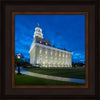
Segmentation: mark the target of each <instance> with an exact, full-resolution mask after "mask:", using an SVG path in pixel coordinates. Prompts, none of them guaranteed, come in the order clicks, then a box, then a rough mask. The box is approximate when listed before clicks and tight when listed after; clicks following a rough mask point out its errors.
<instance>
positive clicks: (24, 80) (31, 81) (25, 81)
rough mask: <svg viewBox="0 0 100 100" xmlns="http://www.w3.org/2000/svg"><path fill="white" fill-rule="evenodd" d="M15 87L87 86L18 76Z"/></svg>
mask: <svg viewBox="0 0 100 100" xmlns="http://www.w3.org/2000/svg"><path fill="white" fill-rule="evenodd" d="M15 85H85V84H80V83H73V82H62V81H55V80H50V79H43V78H37V77H33V76H28V75H16V74H15Z"/></svg>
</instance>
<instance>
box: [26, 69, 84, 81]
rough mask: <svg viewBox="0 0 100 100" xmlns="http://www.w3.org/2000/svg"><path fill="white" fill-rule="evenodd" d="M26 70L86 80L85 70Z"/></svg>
mask: <svg viewBox="0 0 100 100" xmlns="http://www.w3.org/2000/svg"><path fill="white" fill-rule="evenodd" d="M25 70H27V71H30V72H35V73H39V74H45V75H53V76H60V77H69V78H78V79H85V68H29V69H25Z"/></svg>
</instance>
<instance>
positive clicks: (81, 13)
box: [12, 12, 88, 88]
mask: <svg viewBox="0 0 100 100" xmlns="http://www.w3.org/2000/svg"><path fill="white" fill-rule="evenodd" d="M30 14H31V15H85V61H86V62H85V63H86V67H85V69H86V72H85V77H86V78H85V80H86V83H85V85H78V86H71V85H70V86H67V85H64V86H63V85H57V86H55V85H54V86H53V85H48V86H46V85H45V86H43V85H18V86H17V85H15V84H14V83H15V80H14V74H15V71H14V66H15V65H14V55H15V51H14V47H15V46H14V42H15V41H14V38H15V35H14V33H15V32H14V27H15V23H14V22H15V18H14V16H15V15H30ZM12 88H88V12H12Z"/></svg>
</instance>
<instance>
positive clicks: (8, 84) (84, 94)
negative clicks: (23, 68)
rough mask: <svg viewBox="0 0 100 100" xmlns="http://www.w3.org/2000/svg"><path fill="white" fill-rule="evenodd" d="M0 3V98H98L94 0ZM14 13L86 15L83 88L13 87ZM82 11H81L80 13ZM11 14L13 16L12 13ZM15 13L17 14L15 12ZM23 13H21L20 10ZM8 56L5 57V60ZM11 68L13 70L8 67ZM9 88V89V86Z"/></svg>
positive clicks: (95, 9) (96, 5) (96, 3)
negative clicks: (0, 45)
mask: <svg viewBox="0 0 100 100" xmlns="http://www.w3.org/2000/svg"><path fill="white" fill-rule="evenodd" d="M1 3H2V21H1V23H2V28H1V29H2V41H3V44H2V52H3V53H2V66H3V67H1V70H2V71H1V75H2V76H3V77H2V81H1V86H2V87H1V90H2V91H1V92H2V94H1V97H2V99H7V98H17V99H20V98H25V99H29V98H30V99H32V98H34V99H37V98H42V99H46V100H47V99H50V98H59V99H61V100H62V99H63V98H68V99H76V98H77V99H80V100H81V98H83V99H87V98H88V99H90V98H92V99H94V100H95V99H98V98H99V91H98V90H99V88H98V86H99V77H98V76H99V74H98V73H99V70H98V67H97V64H98V62H97V61H98V60H97V53H98V50H97V48H96V47H97V45H96V43H97V40H96V38H97V32H98V29H97V28H98V27H97V23H98V22H97V20H98V18H99V17H98V2H92V1H89V2H88V1H87V2H83V1H82V2H80V3H79V2H78V1H76V2H74V1H72V2H67V1H63V2H62V1H59V2H57V1H54V2H52V1H47V2H46V1H38V2H36V1H15V2H13V1H8V2H6V1H5V2H3V1H2V2H1ZM17 12H21V13H22V12H35V14H36V13H42V14H43V12H46V14H47V13H48V12H54V14H55V12H60V13H63V12H67V13H70V12H71V13H72V12H79V14H86V16H88V17H86V33H88V34H86V48H87V49H86V61H87V62H86V64H87V66H88V67H86V68H87V70H86V76H87V78H86V79H87V82H86V83H87V84H86V87H80V88H78V87H72V86H69V87H68V86H67V87H65V86H64V87H60V88H59V87H56V86H54V87H46V88H45V87H41V86H40V87H33V86H30V87H27V86H24V87H23V86H21V87H15V86H14V74H13V73H14V68H13V67H11V66H12V65H14V56H13V53H12V51H13V52H14V48H13V47H12V45H13V46H14V42H13V41H14V38H13V37H14V34H13V33H14V26H13V25H14V21H13V20H14V19H13V18H14V16H13V15H14V14H16V13H17ZM84 12H85V13H84ZM12 14H13V15H12ZM18 14H19V13H18ZM24 14H25V13H24ZM49 14H50V13H49ZM8 58H9V59H8ZM12 68H13V69H12ZM12 87H13V88H12Z"/></svg>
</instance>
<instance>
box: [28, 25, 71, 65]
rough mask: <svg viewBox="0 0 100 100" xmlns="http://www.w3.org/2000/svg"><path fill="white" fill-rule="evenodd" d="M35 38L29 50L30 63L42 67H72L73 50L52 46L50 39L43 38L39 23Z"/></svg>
mask: <svg viewBox="0 0 100 100" xmlns="http://www.w3.org/2000/svg"><path fill="white" fill-rule="evenodd" d="M33 38H34V40H33V42H32V44H31V47H30V50H29V53H30V64H32V65H34V66H36V65H39V66H40V67H72V52H69V51H66V50H65V49H63V50H62V49H59V48H56V47H55V46H51V44H50V41H49V40H46V39H44V38H43V33H42V29H41V28H40V27H39V24H38V27H36V28H35V32H34V36H33Z"/></svg>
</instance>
